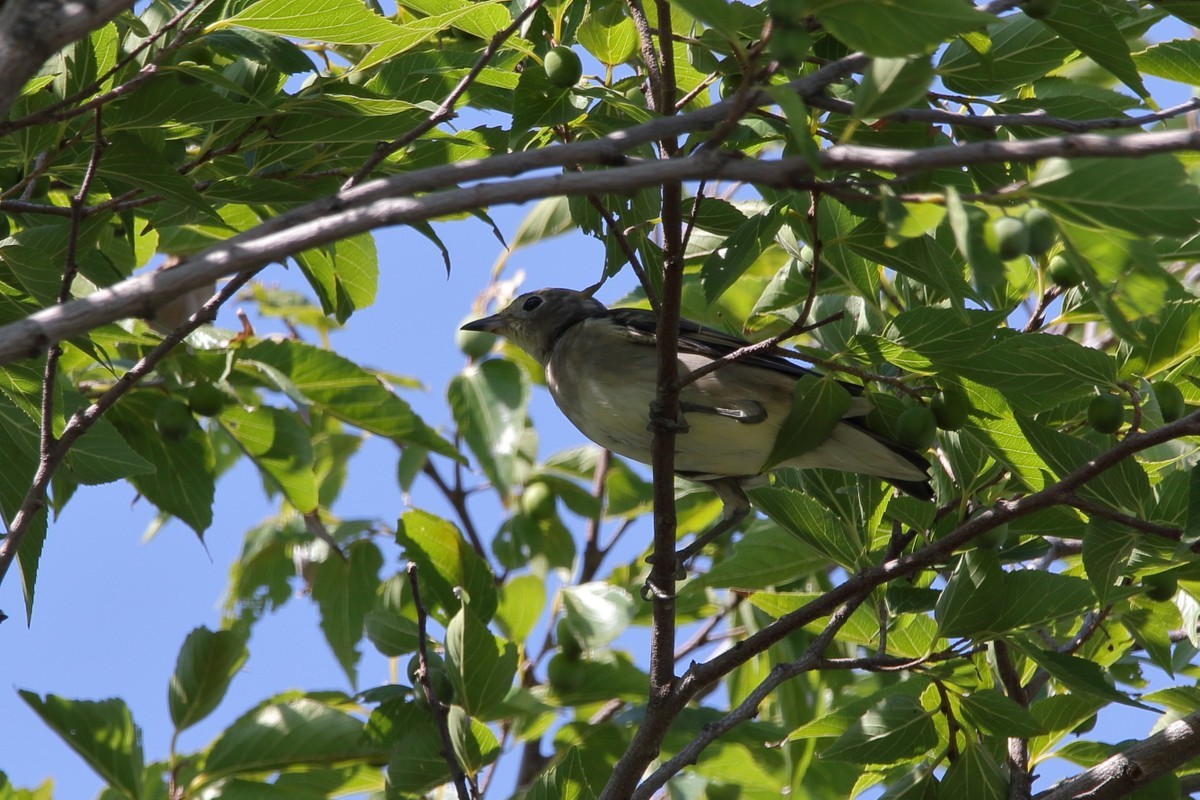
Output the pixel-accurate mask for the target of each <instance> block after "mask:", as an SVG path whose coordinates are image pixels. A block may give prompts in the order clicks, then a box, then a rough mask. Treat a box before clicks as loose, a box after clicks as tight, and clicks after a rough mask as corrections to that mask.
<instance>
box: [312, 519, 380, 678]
mask: <svg viewBox="0 0 1200 800" xmlns="http://www.w3.org/2000/svg"><path fill="white" fill-rule="evenodd" d="M314 566H315V574H314V575H313V580H312V597H313V600H315V601H316V603H317V608H318V609H319V610H320V612H321V630H322V631H323V632H324V634H325V641H327V642H328V643H329V648H330V649H331V650H332V651H333V655H334V657H335V658H337V660H338V663H339V664H340V665H341V667H342V670H343V671H344V672H345V673H346V677H347V678H348V679H349V681H350V684H351V685H352V686H355V685H357V666H358V659H359V655H360V654H359V652H358V649H357V645H358V642H359V641H360V640H361V639H362V636H363V625H364V620H365V618H366V615H367V612H368V611H370V610H371V608H372V606H373V605H374V603H375V590H376V589H377V588H378V587H379V569H380V567H382V566H383V555H382V554H381V553H380V552H379V548H378V547H376V546H375V543H374V542H371V541H368V540H359V541H356V542H354V543H353V544H351V545H350V546H349V547H348V548H347V549H346V560H344V561H343V560H342V559H341V558H338V557H337V556H336V555H330V556H329V557H328V558H326V559H325V560H324V561H322V562H321V563H319V564H316V565H314Z"/></svg>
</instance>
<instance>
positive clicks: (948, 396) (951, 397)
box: [929, 383, 971, 431]
mask: <svg viewBox="0 0 1200 800" xmlns="http://www.w3.org/2000/svg"><path fill="white" fill-rule="evenodd" d="M929 410H930V411H932V412H933V417H934V419H936V420H937V426H938V427H939V428H941V429H942V430H944V431H956V430H958V429H959V428H961V427H962V426H963V425H966V424H967V416H968V415H969V414H970V413H971V401H970V400H968V399H967V393H966V392H965V391H963V389H962V387H960V386H958V385H956V384H953V383H951V384H947V385H946V386H945V388H943V389H942V390H941V391H940V392H938V393H937V394H936V395H934V396H933V400H931V401H930V403H929Z"/></svg>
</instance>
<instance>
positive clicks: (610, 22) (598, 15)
mask: <svg viewBox="0 0 1200 800" xmlns="http://www.w3.org/2000/svg"><path fill="white" fill-rule="evenodd" d="M575 38H576V39H577V40H578V41H579V43H580V44H581V45H583V46H584V48H586V49H587V51H588V52H589V53H591V54H592V55H593V56H595V57H596V60H597V61H599V62H600V63H601V64H604V65H605V66H606V67H615V66H617V65H618V64H624V63H625V62H626V61H628V60H629V59H631V58H633V56H634V54H635V53H636V52H637V30H636V29H635V28H634V26H633V20H632V19H630V18H629V17H628V16H626V15H625V13H624V8H623V7H622V6H621V5H620V4H619V3H608V4H606V5H601V6H598V7H593V8H592V10H591V13H590V14H587V15H585V16H584V18H583V22H581V23H579V27H578V28H576V29H575Z"/></svg>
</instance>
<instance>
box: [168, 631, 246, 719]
mask: <svg viewBox="0 0 1200 800" xmlns="http://www.w3.org/2000/svg"><path fill="white" fill-rule="evenodd" d="M247 655H248V651H247V650H246V642H245V640H244V639H243V637H242V636H240V635H239V634H237V633H235V632H234V631H231V630H224V631H216V632H214V631H210V630H209V629H208V628H204V627H200V628H194V629H193V630H192V632H191V633H189V634H188V636H187V638H186V639H184V641H183V647H181V648H180V649H179V657H178V658H177V659H176V660H175V674H173V675H172V676H171V685H170V687H169V688H168V690H167V705H168V707H169V708H170V711H171V722H172V724H174V726H175V730H176V731H182V730H184V729H185V728H190V727H191V726H192V725H195V724H196V723H197V722H199V721H200V720H202V719H204V718H205V717H207V716H208V715H209V714H211V713H212V711H213V709H215V708H216V707H217V705H218V704H219V703H220V702H221V700H222V699H223V698H224V697H225V692H226V690H228V689H229V683H230V681H232V680H233V677H234V676H235V675H237V673H238V670H240V669H241V668H242V665H243V664H245V663H246V657H247Z"/></svg>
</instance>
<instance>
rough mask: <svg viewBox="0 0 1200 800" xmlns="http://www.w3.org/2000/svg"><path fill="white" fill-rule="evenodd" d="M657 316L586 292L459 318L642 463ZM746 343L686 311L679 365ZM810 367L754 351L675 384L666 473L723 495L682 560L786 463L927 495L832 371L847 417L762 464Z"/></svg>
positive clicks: (646, 458) (535, 298) (919, 467)
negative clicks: (847, 400) (812, 442)
mask: <svg viewBox="0 0 1200 800" xmlns="http://www.w3.org/2000/svg"><path fill="white" fill-rule="evenodd" d="M656 324H657V318H656V316H655V314H654V312H652V311H648V310H645V309H638V308H608V307H606V306H605V305H604V304H603V303H601V302H600V301H598V300H596V299H595V298H594V297H592V296H591V294H590V293H589V292H580V291H576V290H573V289H561V288H546V289H539V290H537V291H532V292H527V293H525V294H522V295H520V296H519V297H517V298H516V299H515V300H513V301H512V303H510V304H509V305H508V306H507V307H506V308H504V309H503V310H502V311H500V312H499V313H496V314H493V315H491V316H488V317H483V318H481V319H476V320H473V321H471V322H468V323H467V324H465V325H463V326H462V329H463V330H467V331H483V332H487V333H493V334H497V335H499V336H502V337H504V338H506V339H508V340H510V341H511V342H513V343H514V344H516V345H517V346H518V347H519V348H521V349H522V350H524V351H525V352H526V353H528V354H529V355H530V356H532V357H533V359H534V360H535V361H537V362H538V364H540V365H541V367H542V369H543V370H544V371H545V376H546V386H547V387H548V388H549V390H550V395H551V397H553V398H554V401H555V403H556V404H557V405H558V407H559V409H560V410H561V411H562V413H563V414H564V415H565V416H566V417H567V419H569V420H570V421H571V422H572V423H573V424H574V425H575V427H576V428H578V429H579V431H580V432H581V433H583V435H584V436H586V437H587V438H588V439H590V440H592V441H593V442H595V443H596V444H598V445H600V446H601V447H603V448H605V449H607V450H611V451H612V452H614V453H616V454H618V455H621V456H624V457H626V458H629V459H632V460H634V461H639V462H641V463H643V464H649V463H650V462H651V457H650V448H651V442H652V441H653V437H654V433H653V426H652V425H651V413H652V412H651V408H652V405H653V404H654V403H655V401H656V397H657V386H658V354H657V349H656V342H657V337H656V335H655V331H656ZM747 344H749V343H748V342H747V341H745V340H744V339H741V338H739V337H737V336H732V335H730V334H727V333H724V332H722V331H719V330H716V329H714V328H710V327H706V326H704V325H701V324H699V323H696V322H693V321H691V320H687V319H684V320H681V321H680V324H679V344H678V364H679V375H680V378H681V379H682V378H683V377H684V376H686V375H688V374H689V373H690V372H691V371H693V370H695V369H698V368H700V367H703V366H704V365H706V364H709V363H710V362H712V361H714V360H716V359H718V358H720V357H722V356H724V355H726V354H728V353H731V352H733V351H734V350H737V349H738V348H741V347H743V346H745V345H747ZM807 375H813V376H817V377H820V374H819V373H817V372H815V371H814V370H811V369H808V368H806V367H802V366H800V365H798V364H795V363H793V362H792V361H789V360H787V359H786V358H783V357H782V356H779V355H776V354H772V353H769V352H768V353H754V354H752V355H750V356H748V357H746V358H743V359H740V360H737V361H734V362H732V363H729V364H726V365H724V366H721V367H720V368H718V369H716V370H714V371H712V372H709V373H708V374H706V375H703V376H701V377H700V378H699V379H697V380H695V381H694V382H692V383H689V384H687V385H685V386H683V388H682V389H681V391H680V393H679V408H680V412H681V417H680V419H679V420H677V422H676V426H675V427H676V430H677V435H676V436H675V471H676V474H678V475H679V476H680V477H682V478H686V479H688V480H691V481H695V482H697V483H701V484H704V485H707V486H708V487H709V488H711V489H712V490H713V491H714V492H716V494H717V496H718V497H719V498H720V499H721V501H722V504H723V511H722V518H721V520H719V521H718V522H717V523H716V524H715V525H713V527H712V528H710V529H709V530H708V531H706V532H705V533H703V534H702V535H701V536H699V537H697V538H696V539H694V540H693V541H692V543H691V544H690V545H689V546H687V547H685V548H684V549H682V550H680V551H679V552H678V553H676V558H677V561H678V563H679V564H685V563H686V562H687V560H688V559H689V558H691V557H692V556H693V555H694V554H695V553H697V552H699V550H700V549H701V548H702V547H703V546H704V545H705V544H707V543H708V542H710V541H713V540H714V539H716V538H717V537H719V536H720V535H722V534H723V533H725V532H727V531H729V530H732V529H733V528H734V527H736V526H737V525H738V523H740V522H741V520H742V519H743V518H744V517H745V516H746V515H747V514H748V513H749V511H750V501H749V499H748V497H747V495H746V492H745V490H746V489H748V488H753V487H755V486H761V485H763V484H764V483H766V482H767V481H768V480H769V479H768V478H767V477H766V474H767V473H769V472H771V471H774V470H776V469H782V468H785V467H796V468H799V469H806V468H809V469H810V468H825V469H834V470H841V471H843V472H852V473H859V474H865V475H872V476H875V477H878V478H882V479H883V480H885V481H887V482H889V483H891V484H892V485H894V486H896V487H897V488H899V489H900V490H902V491H904V492H905V493H907V494H909V495H912V496H914V497H917V498H919V499H921V500H932V499H933V497H934V494H933V490H932V488H931V487H930V481H929V474H928V469H929V464H928V462H927V461H926V460H925V459H924V458H923V457H922V456H921V455H919V454H918V453H916V452H914V451H913V450H911V449H909V448H906V447H904V446H903V445H901V444H899V443H897V442H894V441H892V440H890V439H888V438H887V437H885V436H883V435H881V434H879V433H877V432H875V431H872V430H871V429H869V428H868V427H867V425H866V415H867V414H868V413H869V412H870V410H871V408H872V406H871V403H870V400H869V399H868V398H867V397H865V396H863V390H862V387H860V386H856V385H854V384H850V383H845V382H841V381H839V383H840V384H841V385H842V387H843V388H844V389H846V390H847V391H848V392H849V393H850V394H851V396H852V398H853V400H852V402H851V405H850V408H849V410H848V411H847V412H846V415H845V416H844V417H843V418H842V419H841V420H840V421H839V422H837V424H836V425H835V426H834V427H833V430H832V432H831V433H830V434H829V436H828V438H826V439H825V441H824V442H822V443H820V444H818V445H817V446H816V447H814V448H812V449H810V450H808V451H806V452H803V453H801V454H800V455H798V456H795V457H793V458H790V459H787V460H785V461H783V462H782V463H779V464H774V465H771V466H770V468H769V469H768V465H767V459H768V457H769V456H770V455H771V452H772V449H773V448H774V446H775V441H776V438H777V437H778V435H779V431H780V427H781V425H782V423H783V421H784V419H785V418H786V417H787V415H788V413H789V412H790V411H791V409H792V397H793V394H794V392H795V388H796V383H797V381H799V380H800V379H801V378H803V377H805V376H807Z"/></svg>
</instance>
